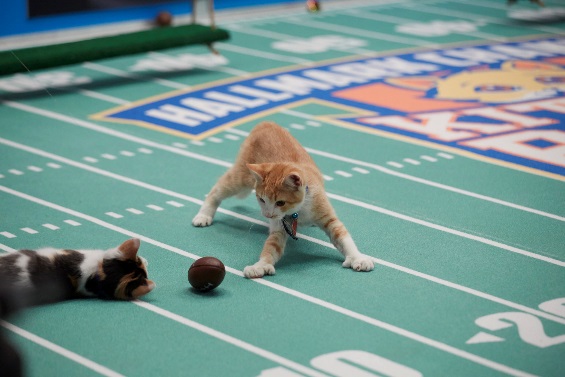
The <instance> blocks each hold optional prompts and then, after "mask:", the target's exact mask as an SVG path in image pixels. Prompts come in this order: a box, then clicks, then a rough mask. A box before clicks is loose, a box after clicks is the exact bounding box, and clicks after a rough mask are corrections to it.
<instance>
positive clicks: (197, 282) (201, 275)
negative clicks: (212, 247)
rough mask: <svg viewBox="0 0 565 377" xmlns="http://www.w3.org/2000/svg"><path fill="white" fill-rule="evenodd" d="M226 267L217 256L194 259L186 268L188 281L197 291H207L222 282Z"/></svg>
mask: <svg viewBox="0 0 565 377" xmlns="http://www.w3.org/2000/svg"><path fill="white" fill-rule="evenodd" d="M225 276H226V267H225V266H224V264H223V263H222V261H220V260H219V259H217V258H214V257H203V258H200V259H198V260H196V261H195V262H194V263H193V264H192V266H190V268H189V269H188V282H189V283H190V285H192V286H193V287H194V289H196V290H197V291H200V292H208V291H211V290H212V289H214V288H216V287H217V286H218V285H220V284H221V283H222V281H223V280H224V277H225Z"/></svg>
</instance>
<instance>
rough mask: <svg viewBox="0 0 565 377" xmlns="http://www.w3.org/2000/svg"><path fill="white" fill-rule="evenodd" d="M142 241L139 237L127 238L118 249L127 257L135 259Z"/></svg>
mask: <svg viewBox="0 0 565 377" xmlns="http://www.w3.org/2000/svg"><path fill="white" fill-rule="evenodd" d="M139 245H140V241H139V238H132V239H131V240H127V241H126V242H124V243H123V244H121V245H120V246H119V247H118V250H120V251H121V252H122V254H123V255H124V257H125V258H126V259H132V260H135V259H136V257H137V251H138V250H139Z"/></svg>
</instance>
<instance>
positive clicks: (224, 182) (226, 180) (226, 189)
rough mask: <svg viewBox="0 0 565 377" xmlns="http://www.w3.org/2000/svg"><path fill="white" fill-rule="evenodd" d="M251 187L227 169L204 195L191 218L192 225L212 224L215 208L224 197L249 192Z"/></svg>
mask: <svg viewBox="0 0 565 377" xmlns="http://www.w3.org/2000/svg"><path fill="white" fill-rule="evenodd" d="M251 187H252V186H251ZM251 187H250V186H249V185H248V184H246V183H245V182H244V180H242V179H237V174H235V173H234V172H233V170H232V169H230V170H228V171H227V172H226V173H225V174H224V175H223V176H222V177H220V179H219V180H218V182H217V183H216V184H215V185H214V187H212V190H210V192H209V193H208V195H207V196H206V199H205V200H204V203H203V204H202V206H201V207H200V210H199V211H198V214H196V216H194V218H193V219H192V225H194V226H196V227H204V226H209V225H212V221H213V219H214V215H215V214H216V210H217V209H218V207H219V206H220V204H221V203H222V201H223V200H224V199H227V198H229V197H231V196H234V195H237V196H240V195H241V194H242V193H246V192H250V190H251Z"/></svg>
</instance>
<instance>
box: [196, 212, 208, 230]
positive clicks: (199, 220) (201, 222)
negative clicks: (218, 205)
mask: <svg viewBox="0 0 565 377" xmlns="http://www.w3.org/2000/svg"><path fill="white" fill-rule="evenodd" d="M192 225H194V226H198V227H202V226H209V225H212V216H208V215H204V214H202V213H199V214H198V215H196V216H194V218H193V219H192Z"/></svg>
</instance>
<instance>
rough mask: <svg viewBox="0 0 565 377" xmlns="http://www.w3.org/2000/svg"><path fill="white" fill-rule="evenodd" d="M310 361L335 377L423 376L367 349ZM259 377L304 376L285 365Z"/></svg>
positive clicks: (267, 370)
mask: <svg viewBox="0 0 565 377" xmlns="http://www.w3.org/2000/svg"><path fill="white" fill-rule="evenodd" d="M310 363H311V364H312V366H313V367H314V368H317V369H319V370H321V371H323V372H325V373H329V374H330V375H332V376H335V377H351V376H356V377H422V373H420V372H418V371H417V370H414V369H412V368H409V367H407V366H405V365H402V364H398V363H396V362H394V361H392V360H389V359H386V358H384V357H381V356H378V355H375V354H373V353H370V352H366V351H358V350H348V351H338V352H332V353H327V354H324V355H321V356H317V357H315V358H313V359H312V360H311V361H310ZM259 377H302V374H298V373H296V372H293V371H291V370H288V369H286V368H284V367H276V368H271V369H265V370H263V371H262V372H261V374H260V375H259Z"/></svg>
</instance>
